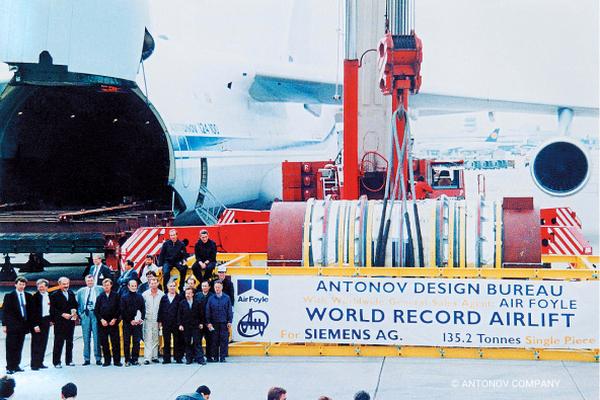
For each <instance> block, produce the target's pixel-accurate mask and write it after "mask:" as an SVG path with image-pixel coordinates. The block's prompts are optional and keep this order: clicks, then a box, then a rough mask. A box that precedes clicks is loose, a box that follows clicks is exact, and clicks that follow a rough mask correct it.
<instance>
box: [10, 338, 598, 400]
mask: <svg viewBox="0 0 600 400" xmlns="http://www.w3.org/2000/svg"><path fill="white" fill-rule="evenodd" d="M80 333H81V331H80V328H79V327H78V328H77V330H76V336H77V338H76V340H75V350H74V354H75V362H76V363H77V364H78V366H76V367H64V368H63V369H54V368H52V367H50V368H49V369H47V370H42V371H31V370H30V369H29V367H28V364H29V338H28V339H27V341H26V343H25V351H24V354H23V355H24V360H23V362H22V364H21V367H23V368H24V369H25V372H21V373H18V374H15V375H14V377H15V379H16V381H17V388H16V390H17V392H16V396H15V397H14V399H15V400H21V399H31V400H34V399H35V400H38V399H58V398H60V387H61V386H62V385H64V384H65V383H67V382H74V383H76V384H77V386H78V387H79V396H78V399H86V400H100V399H114V400H120V399H139V400H141V399H148V400H151V399H157V400H171V399H175V397H176V396H177V395H179V394H182V393H186V392H190V391H193V390H194V389H195V388H196V387H197V386H199V385H202V384H205V385H208V386H209V387H210V388H211V390H212V392H213V394H212V396H211V400H234V399H236V400H237V399H240V400H241V399H243V400H253V399H256V400H261V399H266V392H267V390H268V388H269V387H271V386H274V385H279V386H283V387H285V388H286V389H287V390H288V393H289V395H288V398H289V399H290V400H298V399H303V400H304V399H311V400H316V399H317V398H318V397H319V396H320V395H328V396H330V397H331V398H333V399H334V400H343V399H352V396H353V394H354V393H355V392H356V391H358V390H366V391H368V392H369V393H371V395H373V393H374V392H375V389H376V388H377V386H378V382H379V388H378V392H377V397H376V399H377V400H382V399H386V400H399V399H426V400H431V399H502V400H510V399H526V398H529V399H544V400H553V399H569V400H571V399H576V400H579V399H587V400H596V399H598V398H599V389H598V387H599V378H598V372H599V367H600V366H599V365H598V364H587V363H574V362H530V361H494V360H451V359H446V360H439V359H415V358H413V359H406V358H405V359H400V358H386V359H385V360H384V359H382V358H342V357H333V358H322V357H321V358H316V357H267V358H262V357H232V358H230V359H229V360H228V363H225V364H208V365H206V366H199V365H189V366H187V365H164V366H163V365H150V366H140V367H129V368H125V367H122V368H117V367H109V368H102V367H97V366H89V367H83V366H81V363H82V347H83V342H82V339H81V337H80ZM51 340H52V339H51ZM4 360H5V335H4V334H0V363H2V365H3V364H4ZM45 363H46V365H48V366H51V364H52V362H51V354H50V352H48V353H47V355H46V361H45ZM382 366H383V367H382ZM380 373H381V376H380Z"/></svg>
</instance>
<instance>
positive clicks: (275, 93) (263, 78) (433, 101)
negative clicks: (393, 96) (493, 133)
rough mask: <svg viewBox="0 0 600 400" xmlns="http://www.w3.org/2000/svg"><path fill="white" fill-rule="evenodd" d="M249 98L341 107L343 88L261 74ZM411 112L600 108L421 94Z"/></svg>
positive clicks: (586, 111) (594, 112) (588, 111)
mask: <svg viewBox="0 0 600 400" xmlns="http://www.w3.org/2000/svg"><path fill="white" fill-rule="evenodd" d="M249 94H250V96H251V97H252V98H253V99H254V100H256V101H261V102H292V103H305V104H338V105H340V104H342V97H341V96H342V85H341V84H339V85H336V84H335V83H332V82H328V81H326V80H322V81H319V80H310V79H303V78H293V77H287V76H277V75H269V74H259V73H257V74H256V75H255V76H254V81H253V82H252V84H251V86H250V89H249ZM409 102H410V108H411V109H412V110H417V111H418V115H419V116H430V115H443V114H458V113H466V112H474V111H496V112H521V113H527V114H550V115H557V114H558V111H559V110H560V109H564V108H566V109H570V110H573V113H574V115H576V116H578V117H581V116H583V117H598V115H599V113H598V108H595V107H581V106H573V105H569V104H545V103H533V102H525V101H512V100H502V99H490V98H483V97H466V96H450V95H446V94H436V93H427V92H421V93H418V94H416V95H413V96H411V97H410V100H409Z"/></svg>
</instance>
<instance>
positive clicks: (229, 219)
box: [217, 209, 235, 224]
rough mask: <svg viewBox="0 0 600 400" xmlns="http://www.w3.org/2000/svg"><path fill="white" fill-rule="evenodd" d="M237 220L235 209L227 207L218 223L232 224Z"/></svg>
mask: <svg viewBox="0 0 600 400" xmlns="http://www.w3.org/2000/svg"><path fill="white" fill-rule="evenodd" d="M234 222H235V210H232V209H227V210H225V211H223V214H221V216H220V217H219V220H218V221H217V224H232V223H234Z"/></svg>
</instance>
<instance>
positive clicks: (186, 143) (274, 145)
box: [171, 129, 333, 151]
mask: <svg viewBox="0 0 600 400" xmlns="http://www.w3.org/2000/svg"><path fill="white" fill-rule="evenodd" d="M332 134H333V129H332V130H331V131H330V132H329V133H328V134H327V136H325V137H324V138H323V139H320V140H318V139H314V140H292V139H288V138H286V139H283V140H279V141H277V140H276V139H273V138H269V140H268V142H265V141H263V140H261V138H240V137H223V136H219V137H214V136H198V135H172V136H171V137H172V139H173V144H174V145H175V147H176V150H180V151H201V150H211V151H217V150H226V151H240V150H248V151H252V150H260V151H275V150H286V149H290V148H296V147H303V146H309V145H315V144H319V143H323V142H324V141H326V140H327V139H329V137H330V136H331V135H332ZM175 143H177V144H175Z"/></svg>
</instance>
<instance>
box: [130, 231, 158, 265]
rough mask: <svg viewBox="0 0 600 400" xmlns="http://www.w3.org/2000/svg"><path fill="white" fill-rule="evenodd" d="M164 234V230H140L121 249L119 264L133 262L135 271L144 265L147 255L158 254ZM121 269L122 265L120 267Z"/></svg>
mask: <svg viewBox="0 0 600 400" xmlns="http://www.w3.org/2000/svg"><path fill="white" fill-rule="evenodd" d="M164 234H165V228H140V229H138V230H136V231H135V232H134V233H133V235H131V237H130V238H129V239H127V241H126V242H125V243H124V244H123V246H122V247H121V264H123V263H124V262H125V261H126V260H133V262H134V264H135V266H134V268H135V269H136V270H139V268H140V267H141V266H142V264H143V263H144V257H146V255H147V254H152V255H156V254H158V253H159V251H160V248H161V246H162V243H163V240H162V239H161V238H162V237H163V235H164ZM121 268H123V265H121Z"/></svg>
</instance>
